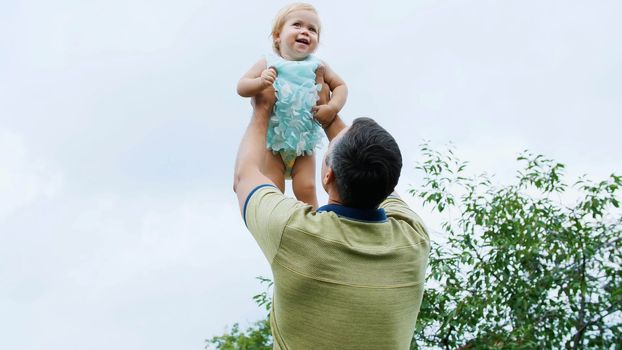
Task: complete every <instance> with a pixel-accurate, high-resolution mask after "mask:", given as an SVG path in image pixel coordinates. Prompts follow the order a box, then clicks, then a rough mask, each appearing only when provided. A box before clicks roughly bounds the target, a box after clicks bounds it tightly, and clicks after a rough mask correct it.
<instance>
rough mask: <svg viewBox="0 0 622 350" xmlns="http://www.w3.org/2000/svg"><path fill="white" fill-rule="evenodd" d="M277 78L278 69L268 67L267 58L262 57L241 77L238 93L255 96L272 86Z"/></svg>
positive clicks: (244, 95)
mask: <svg viewBox="0 0 622 350" xmlns="http://www.w3.org/2000/svg"><path fill="white" fill-rule="evenodd" d="M275 79H276V71H275V70H274V69H273V68H267V67H266V60H265V59H260V60H259V61H257V63H255V64H254V65H253V66H252V67H251V69H249V70H248V72H246V74H244V75H243V76H242V78H240V81H239V82H238V94H239V95H240V96H242V97H253V96H255V95H257V94H258V93H260V92H261V91H262V90H263V89H265V88H267V87H268V86H271V85H272V84H273V83H274V80H275Z"/></svg>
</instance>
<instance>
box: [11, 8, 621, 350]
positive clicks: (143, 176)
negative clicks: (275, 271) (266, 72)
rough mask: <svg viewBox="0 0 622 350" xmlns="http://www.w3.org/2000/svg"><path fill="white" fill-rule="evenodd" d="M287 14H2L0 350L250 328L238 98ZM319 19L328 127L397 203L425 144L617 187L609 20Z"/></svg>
mask: <svg viewBox="0 0 622 350" xmlns="http://www.w3.org/2000/svg"><path fill="white" fill-rule="evenodd" d="M287 3H288V2H286V1H234V0H232V1H205V0H192V1H164V0H155V1H154V0H150V1H147V0H107V1H86V2H85V1H77V0H59V1H52V2H50V1H42V0H40V1H27V0H26V1H15V0H9V1H3V2H2V3H1V4H0V329H2V334H3V335H2V348H5V349H12V350H21V349H29V350H30V349H41V348H46V349H84V348H88V349H94V350H98V349H106V350H107V349H150V350H158V349H202V348H203V346H204V343H203V341H204V339H206V338H209V337H211V336H212V335H215V334H221V333H222V332H223V331H224V329H225V326H226V325H231V324H232V323H233V322H235V321H241V322H242V323H244V324H246V323H247V322H251V321H254V320H257V319H259V318H261V317H262V316H263V315H264V311H263V310H260V309H259V308H257V307H256V306H255V305H254V303H253V301H252V300H251V297H252V296H253V295H254V294H256V293H257V292H259V291H260V290H261V287H260V286H259V284H258V283H257V281H256V280H255V277H256V276H259V275H263V276H269V275H270V272H269V267H268V264H267V262H266V261H265V259H264V258H263V256H262V255H261V253H260V251H259V249H258V248H257V247H256V245H255V243H254V241H253V240H252V238H251V236H250V234H248V233H247V232H246V230H245V228H244V225H243V223H242V220H241V219H240V216H239V213H238V209H237V203H236V200H235V196H234V194H233V192H232V190H231V180H232V167H233V162H234V157H235V152H236V150H237V145H238V143H239V138H240V136H241V135H242V132H243V130H244V129H245V127H246V124H247V121H248V118H249V113H250V106H249V103H248V100H247V99H242V98H241V97H239V96H237V94H236V93H235V84H236V82H237V80H238V79H239V77H240V76H241V75H242V74H243V73H244V72H245V71H246V70H247V69H248V68H249V67H250V66H251V65H252V64H253V63H254V62H255V61H256V60H257V59H258V58H259V57H260V56H261V55H262V54H263V53H266V52H268V51H269V50H270V40H269V38H268V34H269V32H270V24H271V21H272V18H273V16H274V14H275V13H276V11H277V10H278V9H279V8H280V7H281V6H282V5H284V4H287ZM314 5H316V7H317V9H318V11H319V12H320V16H321V19H322V21H323V30H322V38H321V44H320V49H319V51H318V53H317V54H318V56H320V57H321V58H323V59H324V60H325V61H327V62H328V63H329V64H330V65H331V66H332V68H333V69H334V70H335V71H337V72H338V73H339V74H340V75H341V76H342V77H343V78H344V80H345V81H346V82H347V84H348V86H349V90H350V97H349V99H348V102H347V104H346V107H345V108H344V110H343V112H342V115H343V117H344V118H345V119H346V121H350V120H352V119H353V118H354V117H357V116H371V117H374V118H375V119H376V120H378V121H379V122H380V123H381V124H383V125H384V126H385V127H386V128H387V129H388V130H389V131H391V132H392V133H393V134H394V135H395V137H396V138H397V140H398V142H399V144H400V146H401V148H402V152H403V155H404V158H405V166H404V170H403V175H402V180H401V183H400V186H399V189H400V190H401V192H402V195H403V196H404V197H407V198H408V194H407V190H408V188H409V186H410V184H412V183H414V181H416V178H415V176H414V171H413V167H414V163H415V161H416V160H417V159H420V158H419V154H418V144H419V143H421V141H422V140H423V139H428V140H431V141H432V143H433V144H435V145H444V144H446V143H447V142H449V141H453V142H454V143H455V145H456V148H457V152H458V154H460V155H461V156H462V158H464V159H468V160H470V161H471V163H472V167H473V169H474V171H478V172H479V171H487V172H489V173H497V174H499V177H500V178H501V179H502V180H503V179H504V178H509V177H510V176H511V174H512V171H513V169H514V168H515V166H516V164H515V162H514V160H513V159H514V158H515V157H516V155H517V154H518V153H519V152H521V151H522V150H524V149H530V150H532V151H533V152H537V153H543V154H546V155H548V156H550V157H553V158H555V159H556V160H558V161H561V162H563V163H566V164H567V165H568V172H569V173H570V174H572V175H579V174H583V173H587V174H590V175H591V176H592V177H593V178H596V179H600V178H602V177H605V176H607V175H608V174H610V173H611V172H616V173H618V174H621V173H622V156H621V155H620V149H622V141H621V139H620V132H621V131H622V36H621V35H620V34H621V33H622V22H621V21H620V20H619V19H620V14H621V13H622V3H621V2H619V1H614V0H612V1H567V0H566V1H561V0H560V1H543V0H520V1H480V0H473V1H442V0H436V1H431V0H430V1H382V2H366V1H363V2H360V1H357V2H336V1H315V2H314ZM325 198H326V197H325V196H324V195H323V194H321V195H320V202H321V201H323V200H325ZM409 201H410V202H411V203H412V204H413V206H414V207H415V208H418V210H420V206H419V204H418V203H417V201H416V200H411V199H409ZM420 213H421V216H422V217H423V218H424V219H425V220H426V221H428V222H429V223H431V226H434V222H436V221H437V219H436V218H435V217H434V216H433V215H432V214H430V212H429V211H428V210H427V209H426V210H420Z"/></svg>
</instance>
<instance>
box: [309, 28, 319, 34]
mask: <svg viewBox="0 0 622 350" xmlns="http://www.w3.org/2000/svg"><path fill="white" fill-rule="evenodd" d="M309 31H310V32H313V33H317V29H315V28H313V27H311V28H309Z"/></svg>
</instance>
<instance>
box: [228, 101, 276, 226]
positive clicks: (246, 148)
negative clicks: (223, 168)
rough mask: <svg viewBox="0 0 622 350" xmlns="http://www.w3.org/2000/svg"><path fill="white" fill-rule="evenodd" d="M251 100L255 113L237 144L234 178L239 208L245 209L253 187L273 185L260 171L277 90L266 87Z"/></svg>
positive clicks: (234, 188)
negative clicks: (238, 144) (238, 145)
mask: <svg viewBox="0 0 622 350" xmlns="http://www.w3.org/2000/svg"><path fill="white" fill-rule="evenodd" d="M251 101H252V102H251V103H252V105H253V117H252V118H251V121H250V123H249V125H248V128H247V129H246V132H245V133H244V136H243V137H242V141H241V142H240V147H239V148H238V155H237V158H236V161H235V170H234V178H233V190H234V191H235V193H236V194H237V196H238V202H239V204H240V211H242V210H244V203H245V202H246V199H247V198H248V195H249V194H250V193H251V191H253V189H255V188H256V187H257V186H259V185H264V184H269V185H274V184H273V183H272V181H271V180H270V179H269V178H267V177H266V176H264V174H262V173H261V171H260V169H261V167H262V165H263V162H264V156H265V154H266V152H267V151H266V129H267V127H268V119H269V118H270V113H271V111H272V106H273V105H274V101H275V96H274V90H273V89H265V90H264V91H263V92H261V93H260V94H258V95H257V96H255V97H253V99H252V100H251ZM242 215H244V213H242Z"/></svg>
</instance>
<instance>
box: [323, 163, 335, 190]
mask: <svg viewBox="0 0 622 350" xmlns="http://www.w3.org/2000/svg"><path fill="white" fill-rule="evenodd" d="M334 181H335V173H334V172H333V168H331V167H328V169H327V170H326V174H324V178H323V179H322V184H323V185H324V187H328V186H329V185H330V184H332V183H333V182H334Z"/></svg>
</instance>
